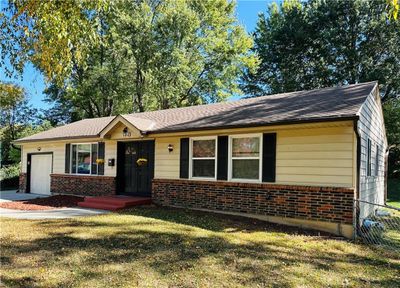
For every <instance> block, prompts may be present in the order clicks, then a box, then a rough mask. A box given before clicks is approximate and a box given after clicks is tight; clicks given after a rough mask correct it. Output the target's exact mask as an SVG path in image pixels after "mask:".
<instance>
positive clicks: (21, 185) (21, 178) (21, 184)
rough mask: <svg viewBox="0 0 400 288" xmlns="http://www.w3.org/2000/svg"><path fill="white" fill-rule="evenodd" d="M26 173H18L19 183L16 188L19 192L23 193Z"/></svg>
mask: <svg viewBox="0 0 400 288" xmlns="http://www.w3.org/2000/svg"><path fill="white" fill-rule="evenodd" d="M26 185H27V183H26V173H20V174H19V185H18V189H19V192H21V193H25V192H26Z"/></svg>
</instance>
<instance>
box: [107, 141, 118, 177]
mask: <svg viewBox="0 0 400 288" xmlns="http://www.w3.org/2000/svg"><path fill="white" fill-rule="evenodd" d="M104 143H105V144H104V145H105V153H104V158H105V159H104V161H105V163H104V175H105V176H114V177H115V176H117V141H112V140H111V141H104ZM108 159H115V166H108V163H107V161H108Z"/></svg>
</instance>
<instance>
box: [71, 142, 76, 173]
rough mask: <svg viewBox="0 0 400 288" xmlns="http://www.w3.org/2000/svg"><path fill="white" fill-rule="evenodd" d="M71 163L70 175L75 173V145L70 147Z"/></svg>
mask: <svg viewBox="0 0 400 288" xmlns="http://www.w3.org/2000/svg"><path fill="white" fill-rule="evenodd" d="M71 154H72V155H71V160H72V161H71V162H72V170H71V173H76V145H72V153H71Z"/></svg>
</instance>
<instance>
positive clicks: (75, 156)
mask: <svg viewBox="0 0 400 288" xmlns="http://www.w3.org/2000/svg"><path fill="white" fill-rule="evenodd" d="M92 144H96V145H97V158H98V156H99V143H97V142H90V143H71V147H70V149H71V150H70V155H71V157H70V158H71V159H70V165H69V173H70V174H73V175H82V176H88V175H90V176H97V175H99V165H98V164H97V165H96V167H97V171H96V172H97V173H96V174H92V163H93V162H92V161H93V159H92V155H93V154H92V152H93V151H92ZM74 145H76V153H75V155H74V154H73V151H74V149H73V146H74ZM78 145H89V146H90V165H89V168H90V173H89V174H83V173H78V168H77V169H76V172H72V163H73V161H74V160H75V161H77V159H78V152H79V149H78ZM76 164H77V165H78V163H76ZM77 167H78V166H77Z"/></svg>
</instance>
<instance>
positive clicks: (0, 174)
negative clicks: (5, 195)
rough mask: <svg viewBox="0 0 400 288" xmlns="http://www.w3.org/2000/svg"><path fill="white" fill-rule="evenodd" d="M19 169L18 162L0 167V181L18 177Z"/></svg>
mask: <svg viewBox="0 0 400 288" xmlns="http://www.w3.org/2000/svg"><path fill="white" fill-rule="evenodd" d="M20 170H21V169H20V164H19V163H17V164H13V165H10V166H6V167H2V168H0V181H3V180H5V179H11V178H15V177H18V176H19V173H20Z"/></svg>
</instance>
